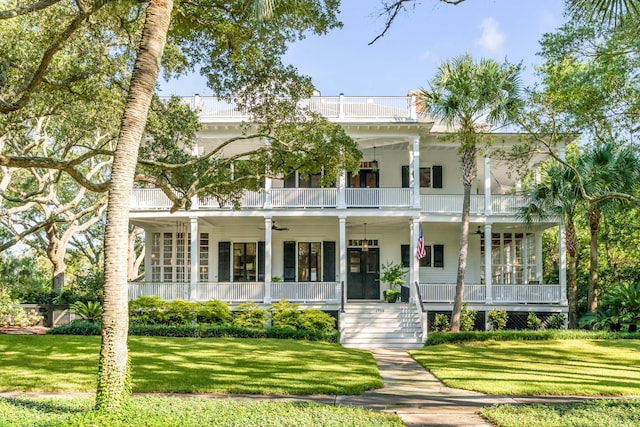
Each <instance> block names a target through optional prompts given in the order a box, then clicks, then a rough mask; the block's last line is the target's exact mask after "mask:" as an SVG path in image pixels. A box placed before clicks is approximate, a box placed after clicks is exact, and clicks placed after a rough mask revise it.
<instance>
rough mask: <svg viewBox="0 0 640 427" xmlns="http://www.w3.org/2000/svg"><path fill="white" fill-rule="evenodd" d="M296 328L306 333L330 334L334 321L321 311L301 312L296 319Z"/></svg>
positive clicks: (333, 327)
mask: <svg viewBox="0 0 640 427" xmlns="http://www.w3.org/2000/svg"><path fill="white" fill-rule="evenodd" d="M298 327H299V328H300V329H302V330H307V331H319V332H332V331H334V330H335V327H336V319H334V318H333V316H331V315H330V314H327V313H325V312H324V311H321V310H303V311H302V312H301V313H300V316H299V318H298Z"/></svg>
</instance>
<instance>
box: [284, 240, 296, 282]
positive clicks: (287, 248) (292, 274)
mask: <svg viewBox="0 0 640 427" xmlns="http://www.w3.org/2000/svg"><path fill="white" fill-rule="evenodd" d="M283 254H284V266H283V271H282V273H283V274H282V279H283V280H284V281H285V282H294V281H295V280H296V242H284V253H283Z"/></svg>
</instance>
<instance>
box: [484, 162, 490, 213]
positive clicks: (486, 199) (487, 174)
mask: <svg viewBox="0 0 640 427" xmlns="http://www.w3.org/2000/svg"><path fill="white" fill-rule="evenodd" d="M484 213H485V215H491V159H490V158H489V157H485V158H484Z"/></svg>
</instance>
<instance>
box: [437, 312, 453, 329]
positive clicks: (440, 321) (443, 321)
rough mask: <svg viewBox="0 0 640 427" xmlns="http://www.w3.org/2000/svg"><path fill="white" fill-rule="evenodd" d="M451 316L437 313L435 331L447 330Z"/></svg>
mask: <svg viewBox="0 0 640 427" xmlns="http://www.w3.org/2000/svg"><path fill="white" fill-rule="evenodd" d="M450 327H451V326H450V324H449V316H447V315H446V314H442V313H437V314H436V315H435V317H434V319H433V330H434V331H435V332H446V331H448V330H449V328H450Z"/></svg>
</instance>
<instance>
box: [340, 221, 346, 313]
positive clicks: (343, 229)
mask: <svg viewBox="0 0 640 427" xmlns="http://www.w3.org/2000/svg"><path fill="white" fill-rule="evenodd" d="M338 223H339V228H340V238H339V242H338V244H339V245H340V247H339V250H340V274H339V276H340V282H341V283H344V295H342V298H344V300H345V301H346V300H347V217H346V216H344V215H341V216H340V217H339V218H338Z"/></svg>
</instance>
